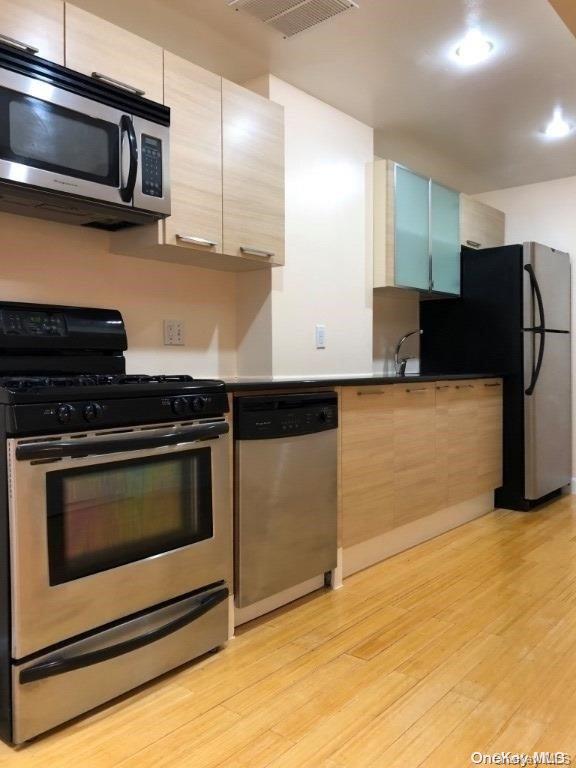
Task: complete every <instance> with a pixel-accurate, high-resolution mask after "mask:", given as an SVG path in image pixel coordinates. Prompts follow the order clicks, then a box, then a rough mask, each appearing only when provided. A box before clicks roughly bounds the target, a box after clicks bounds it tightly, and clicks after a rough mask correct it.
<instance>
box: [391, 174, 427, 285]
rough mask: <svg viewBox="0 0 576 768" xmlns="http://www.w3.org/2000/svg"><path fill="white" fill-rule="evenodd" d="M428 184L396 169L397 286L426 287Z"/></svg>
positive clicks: (422, 179) (419, 177)
mask: <svg viewBox="0 0 576 768" xmlns="http://www.w3.org/2000/svg"><path fill="white" fill-rule="evenodd" d="M429 187H430V181H429V179H424V178H423V177H422V176H418V175H417V174H416V173H412V172H411V171H409V170H407V169H406V168H401V167H400V166H396V217H395V218H396V226H395V237H396V249H395V250H396V256H395V278H394V282H395V284H396V285H397V286H401V287H404V288H419V289H420V290H425V291H427V290H428V289H429V287H430V221H429V219H430V216H429V206H430V199H429V198H430V189H429Z"/></svg>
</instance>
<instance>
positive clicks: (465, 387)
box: [456, 384, 474, 389]
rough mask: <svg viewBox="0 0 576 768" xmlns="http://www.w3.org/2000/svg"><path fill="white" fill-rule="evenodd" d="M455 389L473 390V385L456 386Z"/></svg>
mask: <svg viewBox="0 0 576 768" xmlns="http://www.w3.org/2000/svg"><path fill="white" fill-rule="evenodd" d="M456 389H474V384H456Z"/></svg>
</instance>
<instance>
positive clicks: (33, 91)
mask: <svg viewBox="0 0 576 768" xmlns="http://www.w3.org/2000/svg"><path fill="white" fill-rule="evenodd" d="M137 172H138V147H137V136H136V133H135V131H134V125H133V121H132V118H131V117H130V115H125V114H124V113H123V112H121V111H119V110H117V109H114V108H112V107H109V106H106V105H105V104H100V103H99V102H96V101H92V100H91V99H87V98H84V97H83V96H78V95H77V94H74V93H71V92H68V91H65V90H63V89H61V88H56V87H55V86H53V85H50V84H49V83H45V82H43V81H41V80H35V79H34V78H30V77H26V76H25V75H20V74H18V73H15V72H11V71H9V70H5V69H1V70H0V176H1V177H2V178H4V179H6V180H7V181H11V182H16V183H21V184H30V185H33V186H36V187H41V188H42V189H52V190H56V191H57V192H61V193H62V192H69V193H71V194H74V195H81V196H82V197H87V198H92V199H95V200H99V201H104V202H110V203H116V204H118V205H127V206H131V205H132V201H133V194H134V188H135V184H136V177H137Z"/></svg>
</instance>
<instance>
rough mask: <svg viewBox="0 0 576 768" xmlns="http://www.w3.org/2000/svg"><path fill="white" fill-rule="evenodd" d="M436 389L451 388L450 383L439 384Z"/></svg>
mask: <svg viewBox="0 0 576 768" xmlns="http://www.w3.org/2000/svg"><path fill="white" fill-rule="evenodd" d="M436 389H450V384H441V385H440V386H437V387H436Z"/></svg>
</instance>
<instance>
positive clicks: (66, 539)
mask: <svg viewBox="0 0 576 768" xmlns="http://www.w3.org/2000/svg"><path fill="white" fill-rule="evenodd" d="M46 495H47V507H48V509H47V513H48V550H49V569H50V584H62V583H63V582H65V581H71V580H73V579H78V578H81V577H82V576H88V575H90V574H93V573H98V572H100V571H105V570H108V569H109V568H116V567H117V566H120V565H125V564H126V563H131V562H134V561H135V560H141V559H143V558H146V557H151V556H152V555H159V554H162V553H163V552H169V551H170V550H173V549H177V548H179V547H184V546H186V545H188V544H193V543H195V542H198V541H202V540H203V539H208V538H211V537H212V535H213V516H212V471H211V451H210V448H201V449H199V450H194V451H188V452H183V453H176V454H173V455H172V456H169V457H167V456H160V457H147V458H145V459H132V460H129V461H121V462H114V463H111V464H100V465H97V466H93V467H87V468H83V469H72V470H63V471H60V472H49V473H48V474H47V476H46Z"/></svg>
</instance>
